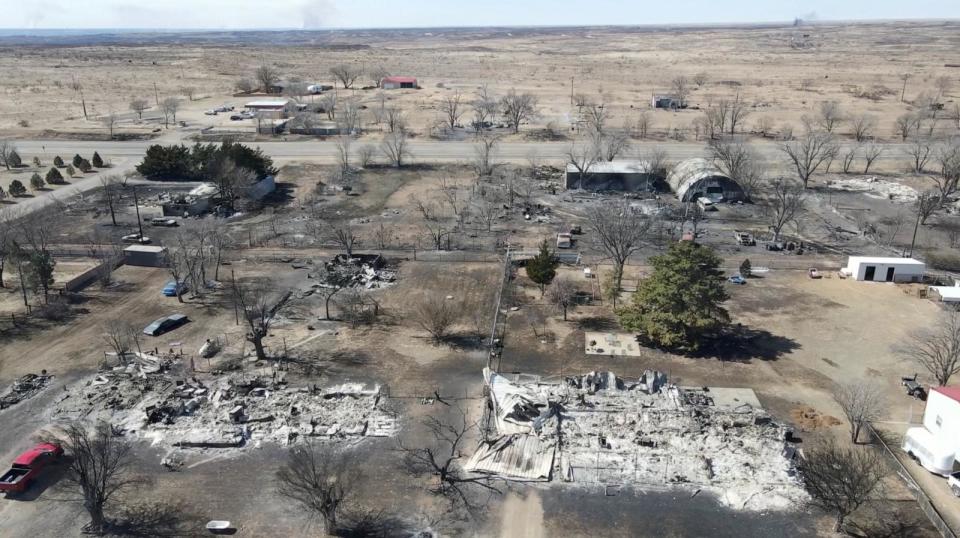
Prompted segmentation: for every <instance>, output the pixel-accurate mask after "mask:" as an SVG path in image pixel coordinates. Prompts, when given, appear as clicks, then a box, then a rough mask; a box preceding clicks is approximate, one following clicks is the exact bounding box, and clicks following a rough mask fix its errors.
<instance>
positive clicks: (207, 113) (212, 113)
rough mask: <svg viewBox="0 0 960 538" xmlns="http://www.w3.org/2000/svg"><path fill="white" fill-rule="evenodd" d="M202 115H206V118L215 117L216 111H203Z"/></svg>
mask: <svg viewBox="0 0 960 538" xmlns="http://www.w3.org/2000/svg"><path fill="white" fill-rule="evenodd" d="M203 113H204V114H206V115H207V116H216V115H217V111H216V110H204V111H203Z"/></svg>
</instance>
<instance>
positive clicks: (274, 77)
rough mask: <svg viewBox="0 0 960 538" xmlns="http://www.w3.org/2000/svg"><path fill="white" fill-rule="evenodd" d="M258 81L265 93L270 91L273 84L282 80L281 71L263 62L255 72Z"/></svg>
mask: <svg viewBox="0 0 960 538" xmlns="http://www.w3.org/2000/svg"><path fill="white" fill-rule="evenodd" d="M255 76H256V79H257V82H258V83H259V84H260V89H261V90H262V91H263V93H270V92H271V91H272V89H273V86H274V85H275V84H276V83H277V81H278V80H280V73H279V72H278V71H277V69H276V68H275V67H273V66H272V65H266V64H263V65H261V66H260V67H258V68H257V71H256V73H255Z"/></svg>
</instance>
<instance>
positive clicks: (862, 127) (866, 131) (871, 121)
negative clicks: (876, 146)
mask: <svg viewBox="0 0 960 538" xmlns="http://www.w3.org/2000/svg"><path fill="white" fill-rule="evenodd" d="M876 126H877V118H875V117H874V116H871V115H869V114H860V115H857V116H854V117H852V118H850V129H851V131H852V132H853V138H854V140H856V141H857V142H863V141H865V140H867V139H868V138H870V137H872V136H873V130H874V128H875V127H876Z"/></svg>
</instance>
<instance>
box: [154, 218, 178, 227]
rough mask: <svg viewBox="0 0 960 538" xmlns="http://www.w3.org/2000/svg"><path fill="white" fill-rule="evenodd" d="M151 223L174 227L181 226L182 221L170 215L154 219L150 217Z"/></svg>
mask: <svg viewBox="0 0 960 538" xmlns="http://www.w3.org/2000/svg"><path fill="white" fill-rule="evenodd" d="M150 225H151V226H163V227H166V228H173V227H175V226H179V225H180V223H179V222H177V219H171V218H169V217H153V218H152V219H150Z"/></svg>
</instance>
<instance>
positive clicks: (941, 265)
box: [926, 251, 960, 271]
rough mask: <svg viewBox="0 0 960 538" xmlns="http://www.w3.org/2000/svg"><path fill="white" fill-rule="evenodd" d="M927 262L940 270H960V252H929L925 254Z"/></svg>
mask: <svg viewBox="0 0 960 538" xmlns="http://www.w3.org/2000/svg"><path fill="white" fill-rule="evenodd" d="M926 257H927V263H928V264H930V267H933V268H934V269H939V270H941V271H960V254H956V253H953V252H945V251H940V252H930V253H928V254H927V256H926Z"/></svg>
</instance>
